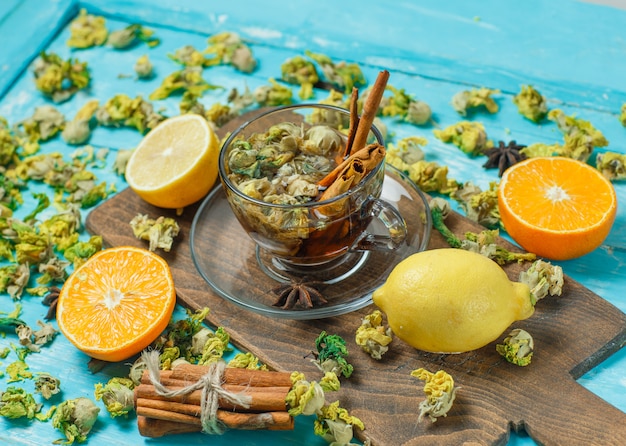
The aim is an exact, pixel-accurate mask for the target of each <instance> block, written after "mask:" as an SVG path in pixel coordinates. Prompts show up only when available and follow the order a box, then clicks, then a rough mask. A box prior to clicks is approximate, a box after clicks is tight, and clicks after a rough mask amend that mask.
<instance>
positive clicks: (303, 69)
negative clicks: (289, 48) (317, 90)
mask: <svg viewBox="0 0 626 446" xmlns="http://www.w3.org/2000/svg"><path fill="white" fill-rule="evenodd" d="M280 71H281V77H282V80H284V81H285V82H287V83H289V84H294V85H300V92H299V93H298V96H299V97H300V99H303V100H306V99H310V98H312V97H313V86H314V85H315V84H316V83H317V82H319V80H320V78H319V74H318V73H317V69H316V68H315V64H314V63H313V62H311V61H310V60H307V59H305V58H304V57H302V56H294V57H292V58H290V59H287V60H286V61H285V62H283V64H282V65H281V66H280Z"/></svg>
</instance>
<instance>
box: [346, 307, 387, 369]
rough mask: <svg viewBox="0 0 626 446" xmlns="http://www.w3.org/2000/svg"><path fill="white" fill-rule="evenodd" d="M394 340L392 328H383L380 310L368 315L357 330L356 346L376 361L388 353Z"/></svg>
mask: <svg viewBox="0 0 626 446" xmlns="http://www.w3.org/2000/svg"><path fill="white" fill-rule="evenodd" d="M392 340H393V338H392V332H391V328H389V327H386V328H385V327H384V326H383V315H382V313H381V312H380V310H375V311H373V312H372V313H370V314H368V315H366V316H365V317H364V318H363V320H362V321H361V325H360V326H359V328H357V330H356V337H355V341H356V344H357V345H359V346H361V348H362V349H363V351H364V352H366V353H368V354H369V355H370V356H371V357H372V358H374V359H381V358H382V356H383V355H384V354H385V353H387V350H389V344H390V343H391V341H392Z"/></svg>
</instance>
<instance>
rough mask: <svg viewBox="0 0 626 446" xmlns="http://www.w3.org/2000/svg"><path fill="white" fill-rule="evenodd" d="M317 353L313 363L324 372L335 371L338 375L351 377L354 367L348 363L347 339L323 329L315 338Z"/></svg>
mask: <svg viewBox="0 0 626 446" xmlns="http://www.w3.org/2000/svg"><path fill="white" fill-rule="evenodd" d="M315 348H316V349H317V353H314V354H315V359H314V360H313V363H314V364H315V365H317V367H318V368H319V369H320V370H322V371H323V372H325V373H327V372H333V373H334V374H336V375H337V376H341V375H343V376H344V377H346V378H349V377H350V375H352V371H353V370H354V367H353V366H352V365H351V364H349V363H348V361H347V360H346V357H347V356H348V349H347V347H346V341H345V340H344V339H343V338H342V337H341V336H339V335H329V334H328V333H326V332H325V331H322V332H321V333H320V335H319V336H318V337H317V339H315Z"/></svg>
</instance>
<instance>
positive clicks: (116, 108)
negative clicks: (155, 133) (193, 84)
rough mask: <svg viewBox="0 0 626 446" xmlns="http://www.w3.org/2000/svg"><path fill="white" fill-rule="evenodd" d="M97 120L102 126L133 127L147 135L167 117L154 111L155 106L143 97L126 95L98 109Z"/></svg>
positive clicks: (120, 95) (116, 97) (117, 96)
mask: <svg viewBox="0 0 626 446" xmlns="http://www.w3.org/2000/svg"><path fill="white" fill-rule="evenodd" d="M96 119H97V121H98V123H99V124H100V125H104V126H107V127H133V128H136V129H137V130H138V131H139V132H140V133H145V132H146V131H148V130H150V129H153V128H154V127H156V126H157V124H159V123H160V122H161V121H163V120H164V119H165V116H163V115H162V114H160V113H158V112H156V111H154V106H153V105H152V104H151V103H150V102H149V101H146V100H144V99H143V98H142V97H141V96H136V97H135V98H134V99H132V98H130V97H129V96H127V95H125V94H117V95H115V96H113V97H112V98H110V99H109V100H107V101H106V102H105V103H104V105H102V106H101V107H100V108H98V110H97V111H96Z"/></svg>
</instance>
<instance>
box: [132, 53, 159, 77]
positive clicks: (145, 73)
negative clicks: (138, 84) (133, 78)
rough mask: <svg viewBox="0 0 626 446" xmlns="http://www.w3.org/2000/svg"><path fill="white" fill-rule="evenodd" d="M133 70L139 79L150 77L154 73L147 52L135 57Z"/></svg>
mask: <svg viewBox="0 0 626 446" xmlns="http://www.w3.org/2000/svg"><path fill="white" fill-rule="evenodd" d="M134 70H135V73H136V74H137V77H138V78H139V79H150V78H152V76H153V74H154V66H153V65H152V62H150V59H149V58H148V55H147V54H144V55H143V56H141V57H140V58H139V59H137V61H136V62H135V67H134Z"/></svg>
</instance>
